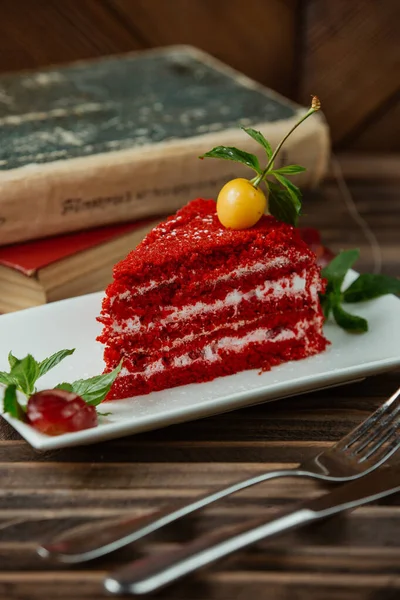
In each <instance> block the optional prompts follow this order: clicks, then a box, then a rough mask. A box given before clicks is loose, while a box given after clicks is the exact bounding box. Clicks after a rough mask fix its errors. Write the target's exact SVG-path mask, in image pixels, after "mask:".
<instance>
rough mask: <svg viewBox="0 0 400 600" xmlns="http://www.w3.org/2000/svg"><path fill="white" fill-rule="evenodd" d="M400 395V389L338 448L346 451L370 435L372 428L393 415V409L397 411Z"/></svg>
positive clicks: (343, 440)
mask: <svg viewBox="0 0 400 600" xmlns="http://www.w3.org/2000/svg"><path fill="white" fill-rule="evenodd" d="M399 395H400V388H399V389H398V390H397V391H396V392H395V393H394V394H393V395H392V396H391V397H390V398H389V399H388V400H386V402H385V403H384V404H382V405H381V406H380V407H379V408H378V409H377V410H376V411H375V412H374V413H373V414H372V415H371V416H370V417H369V418H368V419H367V420H366V421H364V422H363V423H361V425H359V426H358V427H357V428H356V429H354V430H353V431H351V432H350V433H349V434H348V435H347V436H346V437H345V438H343V439H342V440H341V441H340V442H339V444H338V448H341V449H343V450H346V449H348V448H350V446H353V445H354V444H355V443H356V442H357V441H359V440H360V439H361V438H363V436H364V435H365V434H367V433H368V434H369V432H370V431H372V428H375V426H376V425H377V424H378V423H379V422H380V421H381V419H382V418H384V417H385V416H386V415H387V414H389V413H391V412H392V410H393V407H394V408H395V410H397V406H396V400H397V398H398V397H399Z"/></svg>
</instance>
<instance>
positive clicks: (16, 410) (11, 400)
mask: <svg viewBox="0 0 400 600" xmlns="http://www.w3.org/2000/svg"><path fill="white" fill-rule="evenodd" d="M3 410H4V412H5V413H8V414H9V415H11V416H12V417H14V419H19V420H20V421H25V420H26V419H25V411H24V409H23V407H22V406H21V404H20V403H19V402H18V398H17V386H16V385H14V384H11V385H8V386H7V387H6V389H5V391H4V399H3Z"/></svg>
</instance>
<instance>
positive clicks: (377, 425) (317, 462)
mask: <svg viewBox="0 0 400 600" xmlns="http://www.w3.org/2000/svg"><path fill="white" fill-rule="evenodd" d="M399 396H400V388H399V389H398V390H397V392H395V393H394V394H393V396H391V397H390V398H389V399H388V400H387V401H386V402H385V403H384V404H383V405H382V406H381V407H380V408H378V410H376V411H375V412H374V413H373V414H372V415H371V416H370V417H369V418H368V419H366V421H364V422H363V423H361V425H359V426H358V427H356V428H355V429H354V430H353V431H351V432H350V433H349V434H348V435H346V436H345V437H344V438H342V439H341V440H340V441H339V442H337V443H336V444H335V445H334V446H332V447H331V448H329V449H328V450H326V451H324V452H321V453H320V454H318V455H317V456H315V457H314V458H312V459H310V460H307V461H305V462H304V463H302V464H301V465H300V466H299V467H298V468H291V469H280V470H276V471H267V472H266V473H262V474H261V475H257V476H255V477H251V478H250V479H246V480H244V481H239V482H237V483H234V484H232V485H230V486H228V487H225V488H222V489H219V490H217V491H214V492H211V493H208V494H206V495H204V496H201V497H200V498H197V499H195V500H193V501H192V502H190V503H189V504H187V503H181V504H179V505H177V506H174V507H167V508H165V509H163V510H161V511H159V512H153V513H150V514H148V515H144V516H143V517H139V518H135V517H134V518H128V519H124V520H120V519H119V520H117V521H113V522H111V523H106V524H104V522H103V523H101V524H100V525H99V524H97V525H94V526H93V525H92V524H89V525H84V526H83V527H82V526H80V527H78V528H74V529H73V530H70V531H69V532H67V533H63V534H62V535H61V536H58V537H57V538H55V539H54V540H53V541H51V542H47V543H44V544H43V545H41V546H39V547H38V549H37V551H38V554H39V555H40V556H42V557H43V558H51V559H55V560H57V561H58V562H62V563H70V564H73V563H80V562H84V561H87V560H92V559H94V558H97V557H99V556H104V555H106V554H108V553H110V552H112V551H114V550H117V549H119V548H122V547H123V546H126V545H127V544H130V543H132V542H135V541H137V540H139V539H141V538H143V537H145V536H146V535H148V534H150V533H152V532H154V531H157V530H158V529H160V528H161V527H164V525H167V524H169V523H172V522H173V521H176V520H178V519H180V518H181V517H184V516H186V515H188V514H190V513H193V512H195V511H196V510H199V509H201V508H204V507H205V506H207V505H209V504H211V503H212V502H216V501H217V500H220V499H221V498H225V497H226V496H229V495H230V494H233V493H235V492H238V491H240V490H243V489H245V488H247V487H250V486H252V485H256V484H258V483H261V482H264V481H268V480H269V479H275V478H276V477H311V478H313V479H320V480H324V481H332V482H344V481H351V480H353V479H358V478H359V477H362V476H363V475H366V474H367V473H370V472H371V471H373V470H374V469H377V468H378V467H379V466H380V465H382V464H383V463H384V462H385V461H386V460H387V459H388V458H389V457H390V456H391V455H392V454H394V452H396V450H397V449H398V448H399V447H400V399H399Z"/></svg>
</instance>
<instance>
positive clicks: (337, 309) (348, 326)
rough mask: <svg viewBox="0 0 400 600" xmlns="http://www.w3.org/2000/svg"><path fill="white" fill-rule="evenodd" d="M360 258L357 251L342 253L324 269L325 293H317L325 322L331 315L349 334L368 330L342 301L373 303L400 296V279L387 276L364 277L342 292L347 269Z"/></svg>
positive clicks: (362, 320)
mask: <svg viewBox="0 0 400 600" xmlns="http://www.w3.org/2000/svg"><path fill="white" fill-rule="evenodd" d="M359 255H360V252H359V250H356V249H354V250H344V251H343V252H341V253H340V254H338V255H337V256H335V258H334V259H333V260H332V261H331V262H330V263H329V264H328V265H327V266H326V267H325V268H324V269H322V273H321V274H322V276H323V277H324V278H325V279H327V282H328V283H327V287H326V291H325V293H324V294H320V300H321V306H322V309H323V312H324V316H325V318H326V319H327V318H328V317H329V315H330V314H332V315H333V318H334V319H335V321H336V323H337V324H338V325H339V326H340V327H342V329H345V330H346V331H349V332H352V333H364V332H365V331H368V322H367V320H366V319H363V318H362V317H359V316H357V315H353V314H351V313H349V312H347V311H346V310H345V309H344V308H343V306H342V303H343V302H346V303H347V302H348V303H355V302H362V301H364V300H372V299H374V298H378V297H379V296H384V295H386V294H400V280H399V279H396V278H395V277H388V276H387V275H374V274H368V273H366V274H363V275H359V276H358V277H357V279H356V280H355V281H354V282H353V283H352V284H351V285H350V286H349V287H348V288H346V290H343V289H342V287H343V282H344V279H345V277H346V274H347V272H348V270H349V269H350V268H351V267H352V266H353V264H354V263H355V262H356V260H357V259H358V257H359Z"/></svg>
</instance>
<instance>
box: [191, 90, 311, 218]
mask: <svg viewBox="0 0 400 600" xmlns="http://www.w3.org/2000/svg"><path fill="white" fill-rule="evenodd" d="M320 108H321V104H320V102H319V100H318V98H317V97H316V96H314V97H313V99H312V103H311V107H310V108H309V110H308V111H307V112H306V114H305V115H304V116H303V117H302V118H301V119H300V120H299V121H298V122H297V123H296V124H295V125H294V127H292V129H291V130H290V131H289V133H287V134H286V135H285V137H284V138H283V139H282V140H281V141H280V142H279V144H278V146H277V147H276V149H275V150H274V151H272V148H271V145H270V143H269V142H268V140H267V139H266V138H265V137H264V135H263V134H262V133H261V132H260V131H257V130H255V129H252V128H251V127H241V129H242V130H243V131H244V132H245V133H247V135H249V136H250V137H251V138H252V139H253V140H254V141H256V142H257V143H258V144H260V146H262V147H263V148H264V150H265V153H266V155H267V160H268V162H267V165H266V167H265V169H263V170H262V169H261V167H260V163H259V160H258V158H257V156H256V155H255V154H251V153H249V152H244V151H243V150H239V149H238V148H233V147H229V146H217V147H215V148H213V149H212V150H210V151H209V152H206V153H205V154H203V155H201V156H200V157H199V158H201V159H203V158H222V159H224V160H233V161H235V162H237V163H240V164H243V165H246V166H247V167H250V168H251V169H253V170H254V171H255V172H256V173H257V175H256V176H255V177H254V178H253V179H251V183H252V184H253V186H254V187H255V188H257V187H258V186H259V185H260V184H261V183H262V182H263V183H264V185H265V186H266V188H267V191H268V193H269V203H268V208H269V212H270V214H271V215H273V216H274V217H275V218H276V219H278V220H279V221H284V222H285V223H289V224H290V225H297V221H298V218H299V216H300V214H301V192H300V189H299V188H298V187H297V186H296V185H294V183H292V182H291V181H290V180H289V179H287V177H286V175H290V176H291V175H296V174H297V173H302V172H304V171H305V170H306V169H305V168H304V167H302V166H300V165H287V166H285V167H280V168H278V169H274V161H275V158H276V156H277V154H278V152H279V150H280V149H281V147H282V145H283V144H284V142H285V141H286V140H287V138H288V137H289V135H290V134H291V133H292V132H293V131H294V130H295V129H296V128H297V127H298V126H299V125H300V124H301V123H302V122H303V121H305V120H306V119H307V118H308V117H309V116H310V115H312V114H313V113H315V112H316V111H317V110H319V109H320ZM271 177H272V178H274V179H275V180H276V181H277V182H278V183H275V182H272V181H271Z"/></svg>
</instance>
